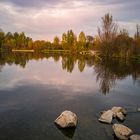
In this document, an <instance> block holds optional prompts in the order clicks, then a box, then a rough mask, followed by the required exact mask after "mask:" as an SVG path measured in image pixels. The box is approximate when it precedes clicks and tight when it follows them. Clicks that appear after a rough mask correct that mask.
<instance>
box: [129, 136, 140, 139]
mask: <svg viewBox="0 0 140 140" xmlns="http://www.w3.org/2000/svg"><path fill="white" fill-rule="evenodd" d="M130 140H140V135H132V136H131V137H130Z"/></svg>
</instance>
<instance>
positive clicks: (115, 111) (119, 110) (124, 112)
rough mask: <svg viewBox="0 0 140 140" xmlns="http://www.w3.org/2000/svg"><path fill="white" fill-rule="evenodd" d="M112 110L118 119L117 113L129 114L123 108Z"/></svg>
mask: <svg viewBox="0 0 140 140" xmlns="http://www.w3.org/2000/svg"><path fill="white" fill-rule="evenodd" d="M111 110H112V111H113V113H114V117H116V115H117V113H119V112H121V113H122V114H124V115H126V114H127V112H126V110H125V109H124V108H122V107H113V108H112V109H111Z"/></svg>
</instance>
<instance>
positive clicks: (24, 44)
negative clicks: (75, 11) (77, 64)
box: [0, 30, 93, 52]
mask: <svg viewBox="0 0 140 140" xmlns="http://www.w3.org/2000/svg"><path fill="white" fill-rule="evenodd" d="M92 48H93V37H92V36H86V35H85V33H84V32H81V33H80V34H79V36H78V37H77V36H76V35H75V33H74V32H73V31H72V30H68V31H67V33H63V34H62V39H61V40H60V39H59V37H57V36H56V37H54V39H53V42H50V41H45V40H35V41H33V40H32V38H30V37H27V36H26V35H25V33H24V32H22V33H17V32H15V33H11V32H8V33H4V32H3V31H2V30H0V49H1V50H3V51H11V50H12V49H19V50H32V49H33V50H35V51H36V52H41V51H43V50H69V51H71V52H79V51H83V50H91V49H92Z"/></svg>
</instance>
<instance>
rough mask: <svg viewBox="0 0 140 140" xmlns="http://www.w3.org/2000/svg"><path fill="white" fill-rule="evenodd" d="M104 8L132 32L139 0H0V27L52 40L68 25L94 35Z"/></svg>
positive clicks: (139, 20) (34, 37)
mask: <svg viewBox="0 0 140 140" xmlns="http://www.w3.org/2000/svg"><path fill="white" fill-rule="evenodd" d="M108 12H109V13H111V14H112V15H113V17H114V19H115V20H116V21H117V22H118V24H119V26H120V28H126V29H128V31H129V32H130V33H131V35H132V34H133V33H134V31H135V25H136V24H137V23H140V15H139V13H140V0H0V28H2V29H3V31H5V32H8V31H10V32H16V31H17V32H22V31H24V32H25V33H26V35H28V36H30V37H32V38H33V39H34V40H35V39H45V40H52V38H53V37H54V36H56V35H57V36H59V37H61V34H62V33H63V32H66V31H67V30H68V29H73V30H74V32H75V33H76V34H79V32H80V31H84V32H85V33H86V34H88V35H95V34H97V26H100V21H101V17H102V16H103V15H104V14H105V13H108Z"/></svg>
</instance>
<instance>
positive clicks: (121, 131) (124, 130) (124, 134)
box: [113, 124, 133, 140]
mask: <svg viewBox="0 0 140 140" xmlns="http://www.w3.org/2000/svg"><path fill="white" fill-rule="evenodd" d="M113 130H114V133H115V135H116V137H117V138H118V139H120V140H128V139H129V137H130V135H131V134H133V132H132V130H131V129H130V128H128V127H126V126H124V125H122V124H114V125H113Z"/></svg>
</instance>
